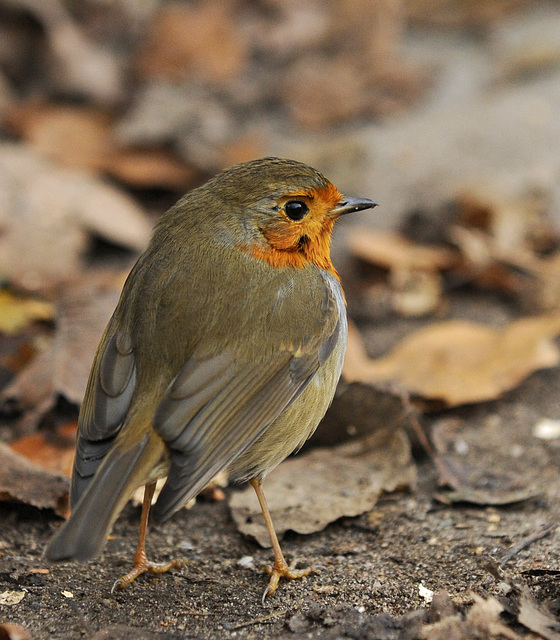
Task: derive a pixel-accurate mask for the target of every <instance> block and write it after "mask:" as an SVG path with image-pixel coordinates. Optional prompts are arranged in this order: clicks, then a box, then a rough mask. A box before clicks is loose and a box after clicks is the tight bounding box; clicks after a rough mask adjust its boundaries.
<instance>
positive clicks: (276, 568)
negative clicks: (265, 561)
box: [262, 561, 315, 605]
mask: <svg viewBox="0 0 560 640" xmlns="http://www.w3.org/2000/svg"><path fill="white" fill-rule="evenodd" d="M296 564H297V563H296V562H295V561H294V562H292V563H291V564H290V565H288V564H286V562H285V561H284V562H281V561H280V562H278V561H277V562H275V563H274V565H273V566H272V567H266V569H265V570H266V572H267V573H268V575H269V576H270V581H269V583H268V586H267V588H266V589H265V590H264V593H263V597H262V603H263V605H264V603H265V600H266V597H267V596H273V595H274V593H275V591H276V589H277V588H278V583H279V582H280V578H287V579H288V580H296V579H297V578H304V577H305V576H308V575H309V574H311V573H313V572H314V571H315V567H306V568H305V569H296V568H295V567H296Z"/></svg>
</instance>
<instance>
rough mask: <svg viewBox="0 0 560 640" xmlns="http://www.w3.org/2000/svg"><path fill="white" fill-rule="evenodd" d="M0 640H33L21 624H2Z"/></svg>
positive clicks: (0, 625) (0, 626)
mask: <svg viewBox="0 0 560 640" xmlns="http://www.w3.org/2000/svg"><path fill="white" fill-rule="evenodd" d="M0 640H31V636H30V635H29V632H28V631H27V629H25V628H24V627H22V626H20V625H19V624H12V623H11V622H4V623H1V624H0Z"/></svg>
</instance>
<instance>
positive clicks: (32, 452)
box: [9, 422, 76, 478]
mask: <svg viewBox="0 0 560 640" xmlns="http://www.w3.org/2000/svg"><path fill="white" fill-rule="evenodd" d="M9 447H10V449H11V450H12V451H15V453H17V454H18V455H20V456H22V457H24V458H26V459H27V460H29V461H30V462H32V463H33V464H36V465H37V466H38V467H40V468H41V469H45V470H46V471H52V472H53V473H57V474H60V475H63V476H66V477H67V478H69V477H70V476H71V475H72V466H73V463H74V450H75V447H76V423H75V422H71V423H70V424H67V425H65V426H64V427H61V428H60V429H57V430H56V432H54V433H52V432H51V431H50V430H42V431H39V432H36V433H32V434H30V435H27V436H23V437H21V438H18V439H17V440H12V442H10V444H9Z"/></svg>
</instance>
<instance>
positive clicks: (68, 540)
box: [45, 434, 153, 561]
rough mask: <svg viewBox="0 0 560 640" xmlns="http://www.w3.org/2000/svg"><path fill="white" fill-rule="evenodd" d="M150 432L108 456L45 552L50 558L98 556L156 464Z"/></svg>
mask: <svg viewBox="0 0 560 640" xmlns="http://www.w3.org/2000/svg"><path fill="white" fill-rule="evenodd" d="M149 445H150V437H149V435H148V434H147V435H146V436H145V437H144V438H143V439H142V440H141V441H140V442H138V443H136V444H135V445H134V446H132V447H129V448H127V449H126V450H124V451H123V450H122V449H121V448H120V447H119V446H118V445H117V446H116V447H114V448H113V449H112V450H111V451H110V452H109V453H108V454H107V456H106V458H105V460H104V461H103V463H102V465H101V466H100V467H99V469H98V471H97V473H96V475H95V477H94V478H93V480H92V481H91V484H90V485H89V487H88V488H87V490H86V491H85V493H84V494H83V496H82V497H81V498H80V500H79V501H78V503H77V504H76V506H75V508H74V509H73V510H72V514H71V515H70V518H69V519H68V521H67V522H66V523H65V524H64V525H63V526H62V528H61V529H60V530H59V531H58V533H57V534H56V535H55V537H54V538H53V539H52V540H51V542H50V543H49V545H48V546H47V548H46V551H45V557H46V558H47V559H48V560H52V561H60V560H79V561H85V560H90V559H91V558H94V557H95V556H97V555H99V553H100V552H101V549H102V548H103V546H104V544H105V541H106V540H107V536H108V535H109V532H110V530H111V528H112V526H113V523H114V521H115V520H116V518H117V516H118V515H119V513H120V511H121V510H122V508H123V507H124V505H125V504H126V502H127V500H128V499H129V498H130V495H131V494H132V492H133V491H134V489H136V487H137V486H138V485H140V484H142V482H144V481H145V478H146V476H147V475H148V473H149V471H150V468H151V467H152V466H153V447H151V446H149Z"/></svg>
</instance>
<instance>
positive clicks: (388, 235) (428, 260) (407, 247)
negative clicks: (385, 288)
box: [347, 227, 459, 271]
mask: <svg viewBox="0 0 560 640" xmlns="http://www.w3.org/2000/svg"><path fill="white" fill-rule="evenodd" d="M347 244H348V247H349V248H350V251H351V252H352V253H353V254H354V255H355V256H357V257H358V258H360V259H361V260H365V261H366V262H370V263H371V264H374V265H377V266H379V267H383V268H384V269H388V270H390V269H412V270H419V271H444V270H447V269H452V268H453V267H455V266H456V265H457V262H458V259H459V256H458V255H457V252H456V251H452V250H451V249H447V248H443V247H432V246H426V245H418V244H415V243H413V242H411V241H410V240H407V239H406V238H405V237H403V236H401V235H400V234H398V233H396V232H395V231H389V230H381V229H378V230H375V231H372V230H371V229H366V228H363V227H356V228H353V229H351V230H350V232H349V233H348V237H347Z"/></svg>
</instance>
